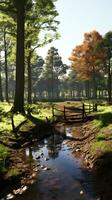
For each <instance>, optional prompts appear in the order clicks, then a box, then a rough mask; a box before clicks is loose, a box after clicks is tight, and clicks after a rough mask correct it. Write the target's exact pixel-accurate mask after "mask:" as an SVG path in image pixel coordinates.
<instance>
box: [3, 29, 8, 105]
mask: <svg viewBox="0 0 112 200" xmlns="http://www.w3.org/2000/svg"><path fill="white" fill-rule="evenodd" d="M3 31H4V32H3V38H4V55H5V99H6V101H7V102H9V97H8V69H7V42H6V30H5V28H4V30H3Z"/></svg>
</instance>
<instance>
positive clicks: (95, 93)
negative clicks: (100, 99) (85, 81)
mask: <svg viewBox="0 0 112 200" xmlns="http://www.w3.org/2000/svg"><path fill="white" fill-rule="evenodd" d="M95 76H96V75H95V69H94V67H93V98H94V99H96V98H97V84H96V78H95Z"/></svg>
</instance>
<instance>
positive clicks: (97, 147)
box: [91, 106, 112, 154]
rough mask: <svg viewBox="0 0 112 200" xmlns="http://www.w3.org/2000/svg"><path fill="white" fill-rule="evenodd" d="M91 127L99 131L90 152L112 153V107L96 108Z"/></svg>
mask: <svg viewBox="0 0 112 200" xmlns="http://www.w3.org/2000/svg"><path fill="white" fill-rule="evenodd" d="M92 125H93V126H94V127H96V128H98V130H99V131H98V135H97V136H96V141H95V142H94V143H92V145H91V152H92V153H93V154H94V153H96V152H103V153H104V152H107V151H112V142H111V139H112V106H98V112H97V113H95V116H94V120H93V121H92ZM108 138H109V140H108ZM106 139H107V140H106Z"/></svg>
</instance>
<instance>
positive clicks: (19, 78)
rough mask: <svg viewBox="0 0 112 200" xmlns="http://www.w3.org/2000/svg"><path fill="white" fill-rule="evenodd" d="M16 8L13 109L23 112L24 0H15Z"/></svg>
mask: <svg viewBox="0 0 112 200" xmlns="http://www.w3.org/2000/svg"><path fill="white" fill-rule="evenodd" d="M15 2H16V8H17V49H16V87H15V99H14V111H15V112H17V111H19V112H24V68H25V67H24V17H25V10H24V9H25V8H24V7H25V0H16V1H15Z"/></svg>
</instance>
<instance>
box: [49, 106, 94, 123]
mask: <svg viewBox="0 0 112 200" xmlns="http://www.w3.org/2000/svg"><path fill="white" fill-rule="evenodd" d="M94 111H97V104H82V106H80V107H74V106H71V107H67V106H64V107H63V109H58V108H56V107H54V106H53V107H52V116H53V121H54V119H55V118H57V120H59V121H68V122H72V121H73V122H74V121H78V122H80V121H85V120H86V119H87V117H88V116H89V114H90V113H91V112H94ZM57 112H58V114H57Z"/></svg>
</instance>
